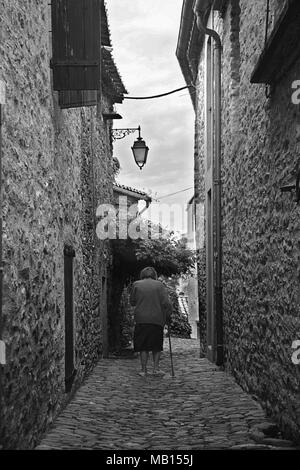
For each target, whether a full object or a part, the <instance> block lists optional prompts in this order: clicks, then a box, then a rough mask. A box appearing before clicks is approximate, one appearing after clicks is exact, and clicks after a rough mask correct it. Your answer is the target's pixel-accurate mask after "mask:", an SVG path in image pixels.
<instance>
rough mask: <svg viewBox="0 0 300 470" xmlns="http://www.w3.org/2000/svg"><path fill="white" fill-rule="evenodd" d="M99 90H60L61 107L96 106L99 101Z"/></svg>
mask: <svg viewBox="0 0 300 470" xmlns="http://www.w3.org/2000/svg"><path fill="white" fill-rule="evenodd" d="M97 98H98V91H97V90H68V91H67V90H66V91H60V92H59V106H60V107H61V108H63V109H64V108H78V107H81V106H96V105H97V101H98V99H97Z"/></svg>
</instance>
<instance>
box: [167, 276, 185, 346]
mask: <svg viewBox="0 0 300 470" xmlns="http://www.w3.org/2000/svg"><path fill="white" fill-rule="evenodd" d="M163 284H164V285H165V287H166V288H167V289H168V294H169V298H170V300H171V303H172V307H173V313H172V317H171V322H170V334H171V336H176V337H178V338H190V336H191V333H192V328H191V325H190V324H189V322H188V319H187V317H186V316H185V315H184V314H183V313H182V312H181V310H180V308H179V303H178V295H177V292H176V290H175V289H174V288H173V287H172V285H171V283H169V282H168V281H164V282H163Z"/></svg>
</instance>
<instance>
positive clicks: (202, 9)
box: [194, 0, 224, 365]
mask: <svg viewBox="0 0 300 470" xmlns="http://www.w3.org/2000/svg"><path fill="white" fill-rule="evenodd" d="M212 4H213V2H212V0H195V4H194V13H195V16H196V18H197V27H198V29H199V31H201V32H202V33H204V34H206V35H208V36H210V37H211V38H212V39H213V40H214V42H215V54H214V61H215V62H214V67H215V73H216V76H215V96H214V102H215V115H216V119H215V161H214V164H215V165H214V166H215V171H214V176H213V178H214V181H213V183H214V191H215V204H216V206H215V207H216V209H215V210H216V212H215V215H216V248H215V263H216V265H215V266H216V272H215V277H216V281H215V300H216V337H217V338H216V339H217V349H216V364H217V365H222V364H223V363H224V347H223V307H222V233H221V58H222V43H221V38H220V36H219V34H218V33H217V32H216V31H214V30H213V29H209V28H207V27H206V26H205V23H204V18H205V17H206V14H207V12H208V10H210V9H211V7H212Z"/></svg>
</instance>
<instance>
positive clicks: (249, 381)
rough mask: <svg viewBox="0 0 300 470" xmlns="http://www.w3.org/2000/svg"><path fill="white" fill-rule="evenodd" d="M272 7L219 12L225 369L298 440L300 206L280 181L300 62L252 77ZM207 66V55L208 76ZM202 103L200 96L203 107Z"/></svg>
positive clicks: (257, 4)
mask: <svg viewBox="0 0 300 470" xmlns="http://www.w3.org/2000/svg"><path fill="white" fill-rule="evenodd" d="M275 6H276V5H275ZM265 13H266V9H265V4H264V5H262V2H261V0H253V1H251V2H249V1H247V0H240V1H238V0H232V1H231V2H229V5H228V8H227V10H226V12H225V16H224V18H223V20H220V19H219V18H217V24H219V25H220V28H219V31H220V33H221V36H222V43H223V59H222V60H223V70H222V82H223V86H222V93H223V96H222V126H223V130H222V158H223V161H222V181H223V188H222V217H223V220H222V231H223V303H224V333H225V337H224V343H225V353H226V367H227V369H228V370H229V371H231V372H232V373H233V374H234V376H235V377H236V379H237V381H238V382H239V383H240V384H241V385H242V387H243V388H244V389H245V390H247V391H248V392H249V393H251V394H253V395H256V396H257V397H258V399H259V400H260V401H261V402H262V404H263V405H264V406H265V408H266V410H267V411H268V412H269V413H270V414H272V416H273V418H275V419H276V420H277V422H278V423H279V425H280V426H281V429H282V430H283V431H284V432H285V433H286V435H288V436H292V437H294V438H298V439H300V431H299V430H300V398H299V381H300V369H299V366H296V365H294V364H293V363H292V361H291V355H292V349H291V345H292V342H293V341H294V340H296V339H299V338H300V314H299V300H300V298H299V296H300V289H299V281H300V268H299V266H300V244H299V233H300V225H299V210H300V209H299V206H297V204H296V203H295V202H294V200H293V196H292V195H291V194H290V193H284V194H283V193H281V190H280V187H281V186H282V185H284V184H285V183H286V181H287V180H288V179H289V176H290V174H291V172H293V171H294V170H295V167H296V165H297V164H298V160H299V145H300V132H299V129H300V112H299V107H297V106H295V105H293V104H292V102H291V95H292V82H293V81H294V80H297V79H299V78H300V76H299V70H300V61H298V62H297V63H295V64H294V65H293V67H292V68H291V69H290V71H289V73H288V75H286V76H285V77H284V78H283V79H281V81H280V82H279V83H278V84H277V87H276V89H275V90H274V91H273V93H272V94H271V96H270V97H267V96H266V93H265V91H266V90H265V86H264V85H257V84H251V83H250V77H251V74H252V72H253V69H254V66H255V64H256V62H257V59H258V57H259V55H260V52H261V50H262V48H263V44H264V36H265ZM217 15H218V14H216V16H217ZM202 67H203V60H202V61H201V64H200V71H199V73H200V75H201V74H202ZM201 103H202V104H203V97H202V96H201V95H200V96H199V102H198V108H199V109H201ZM197 119H198V122H199V123H201V122H202V118H201V116H200V117H199V116H198V118H197ZM198 132H201V129H200V130H199V129H198ZM202 132H203V130H202ZM199 146H200V149H199V150H198V152H201V148H203V147H201V142H200V143H199Z"/></svg>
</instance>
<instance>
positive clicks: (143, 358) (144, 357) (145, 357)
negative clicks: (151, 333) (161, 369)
mask: <svg viewBox="0 0 300 470" xmlns="http://www.w3.org/2000/svg"><path fill="white" fill-rule="evenodd" d="M148 358H149V352H148V351H141V352H140V359H141V366H142V372H145V373H147V363H148Z"/></svg>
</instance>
